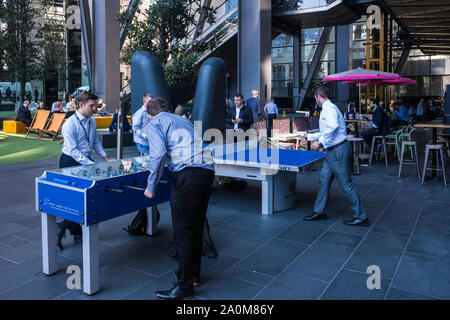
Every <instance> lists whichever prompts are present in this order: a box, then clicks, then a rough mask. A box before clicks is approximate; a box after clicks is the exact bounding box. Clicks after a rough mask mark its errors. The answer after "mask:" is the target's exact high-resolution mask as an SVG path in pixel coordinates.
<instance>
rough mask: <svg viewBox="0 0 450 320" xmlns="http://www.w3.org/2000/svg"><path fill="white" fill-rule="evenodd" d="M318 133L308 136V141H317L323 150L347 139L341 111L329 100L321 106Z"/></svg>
mask: <svg viewBox="0 0 450 320" xmlns="http://www.w3.org/2000/svg"><path fill="white" fill-rule="evenodd" d="M319 130H320V132H317V133H313V134H308V140H309V141H317V140H318V141H319V142H320V143H321V144H322V145H323V147H324V148H325V149H327V148H329V147H332V146H334V145H336V144H338V143H340V142H342V141H344V140H345V139H347V128H346V126H345V121H344V117H343V116H342V113H341V111H340V110H339V109H338V107H336V105H335V104H334V103H332V102H331V101H330V100H327V101H325V103H324V104H323V105H322V112H321V113H320V118H319Z"/></svg>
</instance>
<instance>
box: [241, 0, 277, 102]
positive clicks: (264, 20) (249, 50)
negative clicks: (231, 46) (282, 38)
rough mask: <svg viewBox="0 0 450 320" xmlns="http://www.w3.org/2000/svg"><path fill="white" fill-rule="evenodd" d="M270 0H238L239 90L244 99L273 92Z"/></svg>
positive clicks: (267, 96)
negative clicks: (256, 93)
mask: <svg viewBox="0 0 450 320" xmlns="http://www.w3.org/2000/svg"><path fill="white" fill-rule="evenodd" d="M271 35H272V1H270V0H245V1H244V0H239V32H238V90H239V91H240V92H241V93H242V94H243V95H244V98H245V99H248V98H250V97H251V92H252V90H255V89H256V90H259V92H260V99H261V101H263V103H265V102H267V101H268V100H269V99H270V97H271V95H272V36H271Z"/></svg>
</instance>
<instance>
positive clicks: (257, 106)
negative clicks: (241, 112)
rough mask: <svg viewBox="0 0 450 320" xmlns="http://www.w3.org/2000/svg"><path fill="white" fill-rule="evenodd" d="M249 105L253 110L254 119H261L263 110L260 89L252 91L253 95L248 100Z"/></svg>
mask: <svg viewBox="0 0 450 320" xmlns="http://www.w3.org/2000/svg"><path fill="white" fill-rule="evenodd" d="M247 106H248V107H249V108H250V109H251V110H252V116H253V121H256V120H259V119H261V116H262V110H261V101H259V91H258V90H253V91H252V97H251V98H250V99H248V100H247Z"/></svg>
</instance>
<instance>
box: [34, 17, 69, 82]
mask: <svg viewBox="0 0 450 320" xmlns="http://www.w3.org/2000/svg"><path fill="white" fill-rule="evenodd" d="M37 40H38V45H39V47H40V48H41V54H40V57H39V68H40V73H41V75H40V78H41V79H43V80H44V81H45V79H52V78H53V79H60V80H65V79H66V72H65V71H66V70H67V67H68V66H67V61H66V43H65V38H64V21H61V20H57V19H55V18H47V19H46V20H45V21H44V23H43V25H42V28H41V32H40V34H39V35H37Z"/></svg>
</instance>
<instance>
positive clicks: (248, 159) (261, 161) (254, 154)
mask: <svg viewBox="0 0 450 320" xmlns="http://www.w3.org/2000/svg"><path fill="white" fill-rule="evenodd" d="M209 147H210V148H211V156H212V158H213V160H214V166H215V170H216V176H224V177H232V178H241V179H245V180H256V181H261V184H262V188H261V208H262V214H273V213H274V212H276V211H282V210H286V209H289V208H291V207H293V206H294V205H295V194H296V191H297V183H296V181H297V173H298V172H301V171H302V170H303V169H304V168H305V167H306V166H309V165H313V164H318V163H320V162H321V161H323V159H324V158H325V153H324V152H319V151H303V150H285V149H270V148H260V147H258V146H255V145H254V144H253V145H252V143H251V142H250V143H245V144H243V143H235V144H225V145H220V146H212V145H210V146H209Z"/></svg>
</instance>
